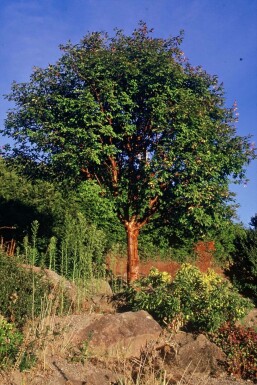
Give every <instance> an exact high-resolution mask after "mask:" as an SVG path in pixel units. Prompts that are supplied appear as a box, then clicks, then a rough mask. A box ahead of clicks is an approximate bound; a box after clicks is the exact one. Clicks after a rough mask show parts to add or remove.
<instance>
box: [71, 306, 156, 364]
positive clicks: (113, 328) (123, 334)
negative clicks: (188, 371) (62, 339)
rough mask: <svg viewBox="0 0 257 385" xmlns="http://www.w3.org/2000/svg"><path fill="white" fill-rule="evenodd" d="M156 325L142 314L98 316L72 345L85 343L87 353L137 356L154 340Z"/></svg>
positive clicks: (145, 314)
mask: <svg viewBox="0 0 257 385" xmlns="http://www.w3.org/2000/svg"><path fill="white" fill-rule="evenodd" d="M161 332H162V329H161V327H160V325H159V324H158V323H157V322H156V321H154V319H153V318H152V317H151V316H150V315H149V314H148V313H147V312H146V311H143V310H141V311H138V312H126V313H121V314H108V315H102V316H100V317H99V318H97V319H95V320H93V321H92V322H91V323H90V324H89V325H87V326H86V327H85V328H83V329H82V330H80V331H78V333H77V334H76V335H75V336H74V338H73V340H72V343H73V344H75V345H78V344H79V343H85V341H86V342H87V344H88V349H89V351H90V353H91V354H93V355H97V356H99V355H100V356H101V355H107V356H109V357H123V358H129V357H139V356H140V352H141V349H142V348H143V347H144V346H145V345H146V344H147V342H150V341H153V340H157V339H158V337H159V336H160V334H161Z"/></svg>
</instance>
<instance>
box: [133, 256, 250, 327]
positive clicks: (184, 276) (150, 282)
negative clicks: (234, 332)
mask: <svg viewBox="0 0 257 385" xmlns="http://www.w3.org/2000/svg"><path fill="white" fill-rule="evenodd" d="M127 299H128V302H129V304H130V305H131V306H132V308H133V309H134V310H139V309H143V310H147V311H148V312H149V313H150V314H152V316H153V317H154V318H156V319H157V320H158V321H159V322H161V323H164V324H165V323H166V324H171V325H172V322H173V321H174V320H176V319H177V318H178V317H180V318H181V320H182V321H183V323H184V327H185V328H186V329H188V330H194V331H212V330H217V329H218V328H219V327H220V326H221V325H222V324H223V323H224V322H226V321H230V322H232V323H233V322H235V321H236V320H238V319H241V318H243V317H244V315H245V314H247V312H248V311H249V310H250V308H251V307H252V304H251V302H250V301H249V300H246V299H244V298H242V297H241V296H240V295H239V294H238V292H237V291H236V290H235V289H233V287H232V285H231V284H230V283H229V282H228V281H226V280H223V279H222V278H221V277H220V276H218V275H217V274H216V273H215V272H214V271H212V270H209V271H208V272H207V273H201V272H200V271H199V270H198V269H197V268H196V267H194V266H192V265H190V264H184V265H182V267H181V269H180V270H179V271H178V272H177V274H176V276H175V278H174V280H173V281H171V277H170V276H169V274H168V273H166V272H164V273H160V272H159V271H158V270H157V269H152V270H151V272H150V274H149V276H148V277H145V278H142V279H140V280H138V281H136V282H135V283H134V284H133V286H132V287H130V288H128V290H127Z"/></svg>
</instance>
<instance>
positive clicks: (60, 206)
mask: <svg viewBox="0 0 257 385" xmlns="http://www.w3.org/2000/svg"><path fill="white" fill-rule="evenodd" d="M14 166H15V165H14V164H8V163H7V162H5V161H4V160H3V159H2V158H1V159H0V178H1V182H2V183H1V185H0V227H15V229H13V230H8V229H7V230H5V229H2V230H1V235H3V237H4V238H15V239H16V241H19V242H21V241H22V240H23V238H24V236H26V235H27V234H28V233H29V232H30V227H31V223H32V222H33V221H35V220H37V221H38V222H39V223H40V228H39V232H38V234H37V237H38V247H45V246H46V239H48V238H49V237H51V236H52V235H54V234H55V233H57V234H58V231H59V230H58V229H59V228H60V226H61V225H62V223H63V216H64V212H65V211H66V210H67V209H68V208H69V205H71V203H70V204H69V200H68V199H67V197H66V199H64V196H63V195H62V194H61V193H60V192H59V191H58V190H57V188H56V187H55V186H54V185H53V184H52V183H50V182H46V181H42V180H31V179H28V178H26V177H25V176H21V175H19V167H17V169H16V170H14Z"/></svg>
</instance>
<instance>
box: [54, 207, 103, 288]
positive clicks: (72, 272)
mask: <svg viewBox="0 0 257 385" xmlns="http://www.w3.org/2000/svg"><path fill="white" fill-rule="evenodd" d="M63 230H64V231H63V234H62V237H61V244H60V260H59V271H60V273H61V274H62V275H65V276H67V277H69V278H72V279H73V280H75V279H77V278H78V279H80V278H81V279H83V280H86V279H89V278H92V277H93V276H101V275H103V274H104V272H105V264H104V256H105V253H104V252H105V246H106V237H105V234H104V233H103V231H101V230H98V229H97V228H96V226H95V225H93V224H92V225H89V224H88V223H87V221H86V220H85V218H84V216H83V215H82V214H81V213H77V214H76V215H75V216H73V217H72V216H70V215H66V217H65V218H64V228H63Z"/></svg>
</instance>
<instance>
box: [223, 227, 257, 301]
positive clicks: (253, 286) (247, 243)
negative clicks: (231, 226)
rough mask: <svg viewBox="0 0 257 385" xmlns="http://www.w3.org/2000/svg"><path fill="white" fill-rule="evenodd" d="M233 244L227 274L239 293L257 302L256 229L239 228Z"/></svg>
mask: <svg viewBox="0 0 257 385" xmlns="http://www.w3.org/2000/svg"><path fill="white" fill-rule="evenodd" d="M234 245H235V251H234V253H233V254H232V264H231V266H230V268H229V270H228V271H227V274H228V275H229V276H230V278H231V279H232V282H233V283H234V284H235V285H236V286H237V288H238V289H239V291H240V292H241V293H243V294H244V295H246V296H248V297H250V298H252V299H253V300H254V301H255V303H257V229H241V231H240V232H238V234H237V235H236V238H235V241H234Z"/></svg>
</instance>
